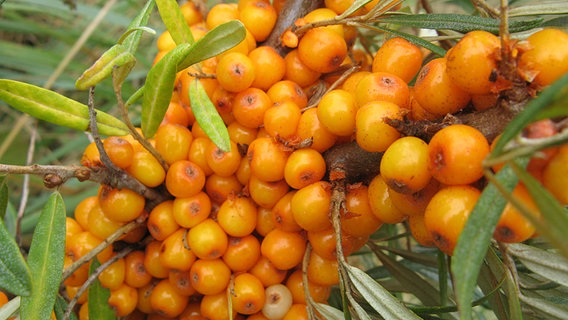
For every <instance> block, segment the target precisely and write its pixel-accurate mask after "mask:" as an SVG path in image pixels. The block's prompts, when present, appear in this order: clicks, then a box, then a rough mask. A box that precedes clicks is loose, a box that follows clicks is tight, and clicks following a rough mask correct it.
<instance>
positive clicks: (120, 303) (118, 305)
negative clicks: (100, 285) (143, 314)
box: [108, 283, 138, 317]
mask: <svg viewBox="0 0 568 320" xmlns="http://www.w3.org/2000/svg"><path fill="white" fill-rule="evenodd" d="M137 303H138V290H136V289H135V288H133V287H131V286H129V285H127V284H125V283H123V284H122V285H121V286H120V287H119V288H118V289H115V290H111V291H110V296H109V298H108V304H109V305H110V307H111V308H112V309H113V310H114V312H115V314H116V316H117V317H124V316H127V315H129V314H130V313H132V312H133V311H134V309H136V304H137Z"/></svg>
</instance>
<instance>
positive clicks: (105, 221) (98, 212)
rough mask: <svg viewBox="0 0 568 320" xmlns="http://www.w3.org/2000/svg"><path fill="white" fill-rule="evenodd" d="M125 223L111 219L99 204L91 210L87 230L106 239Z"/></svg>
mask: <svg viewBox="0 0 568 320" xmlns="http://www.w3.org/2000/svg"><path fill="white" fill-rule="evenodd" d="M124 224H125V223H124V222H119V221H114V220H110V219H109V218H108V217H107V216H106V215H105V213H104V212H103V209H102V208H101V206H100V204H98V205H96V206H94V207H93V208H92V209H91V212H89V228H88V229H87V230H88V231H89V232H91V233H92V234H94V235H95V236H96V237H97V238H99V239H106V238H108V237H109V236H110V235H111V234H113V233H114V232H116V231H117V230H118V229H120V227H122V226H123V225H124Z"/></svg>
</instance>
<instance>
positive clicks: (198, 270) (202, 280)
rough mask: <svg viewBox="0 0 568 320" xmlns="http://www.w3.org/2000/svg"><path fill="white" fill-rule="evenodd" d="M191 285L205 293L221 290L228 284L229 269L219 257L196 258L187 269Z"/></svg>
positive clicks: (209, 293)
mask: <svg viewBox="0 0 568 320" xmlns="http://www.w3.org/2000/svg"><path fill="white" fill-rule="evenodd" d="M189 277H190V279H191V285H192V286H193V287H194V288H195V290H197V292H199V293H201V294H205V295H211V294H217V293H220V292H222V291H223V290H225V289H226V288H227V286H228V285H229V280H230V278H231V269H229V267H227V265H226V264H225V263H224V262H223V260H221V259H212V260H203V259H200V260H197V261H195V263H193V265H192V266H191V269H190V271H189Z"/></svg>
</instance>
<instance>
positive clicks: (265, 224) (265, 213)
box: [254, 207, 276, 237]
mask: <svg viewBox="0 0 568 320" xmlns="http://www.w3.org/2000/svg"><path fill="white" fill-rule="evenodd" d="M274 228H276V225H275V223H274V220H273V219H272V209H268V208H263V207H258V210H257V218H256V227H255V229H254V230H255V231H256V233H258V235H260V236H262V237H264V236H265V235H267V234H268V233H269V232H270V231H271V230H272V229H274Z"/></svg>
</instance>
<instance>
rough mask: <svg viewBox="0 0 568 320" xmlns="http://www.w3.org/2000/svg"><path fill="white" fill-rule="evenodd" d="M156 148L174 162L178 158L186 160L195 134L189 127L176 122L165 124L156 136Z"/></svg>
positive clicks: (167, 160) (167, 159)
mask: <svg viewBox="0 0 568 320" xmlns="http://www.w3.org/2000/svg"><path fill="white" fill-rule="evenodd" d="M154 140H155V141H156V150H157V151H158V152H159V153H160V155H162V158H164V160H165V161H166V162H167V163H168V164H172V163H174V162H176V161H178V160H186V159H187V156H188V154H189V147H190V145H191V142H192V141H193V136H192V135H191V131H189V129H188V128H186V127H182V126H180V125H176V124H163V125H161V126H160V127H159V128H158V131H156V135H155V136H154Z"/></svg>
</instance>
